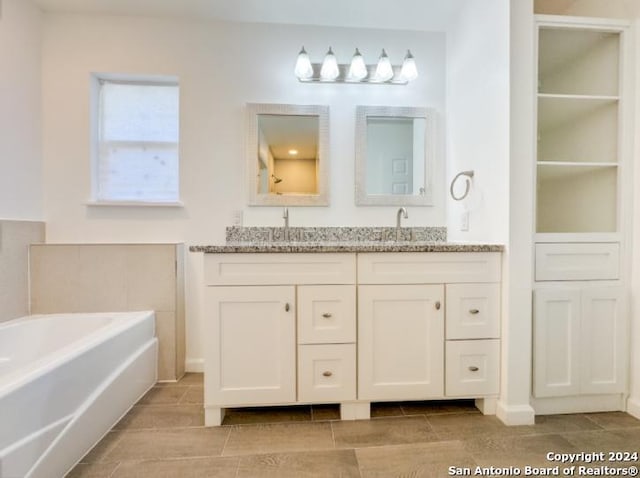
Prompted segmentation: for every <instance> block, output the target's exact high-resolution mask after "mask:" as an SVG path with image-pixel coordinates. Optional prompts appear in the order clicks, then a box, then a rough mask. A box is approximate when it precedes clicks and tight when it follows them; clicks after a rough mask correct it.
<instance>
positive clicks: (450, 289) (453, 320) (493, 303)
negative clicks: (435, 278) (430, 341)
mask: <svg viewBox="0 0 640 478" xmlns="http://www.w3.org/2000/svg"><path fill="white" fill-rule="evenodd" d="M446 295H447V297H446V304H447V305H446V323H447V333H446V336H447V340H452V339H484V338H497V337H500V284H447V286H446Z"/></svg>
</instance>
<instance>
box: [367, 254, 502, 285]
mask: <svg viewBox="0 0 640 478" xmlns="http://www.w3.org/2000/svg"><path fill="white" fill-rule="evenodd" d="M500 267H501V266H500V253H499V252H384V253H367V254H358V283H359V284H429V283H432V284H433V283H442V282H500Z"/></svg>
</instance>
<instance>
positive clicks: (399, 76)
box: [295, 48, 418, 85]
mask: <svg viewBox="0 0 640 478" xmlns="http://www.w3.org/2000/svg"><path fill="white" fill-rule="evenodd" d="M295 75H296V77H297V78H298V80H299V81H300V82H302V83H351V84H369V85H406V84H408V83H409V82H410V81H412V80H414V79H416V78H417V77H418V72H417V69H416V64H415V60H414V58H413V55H411V52H409V51H408V50H407V55H406V56H405V58H404V61H403V64H402V65H392V64H391V62H390V61H389V58H388V56H387V54H386V53H385V51H384V49H383V50H382V53H381V55H380V57H379V58H378V63H376V64H375V65H366V64H365V62H364V59H363V57H362V55H361V54H360V51H359V50H358V49H357V48H356V49H355V54H354V55H353V58H352V59H351V63H349V64H343V63H338V62H337V59H336V56H335V54H334V53H333V51H332V49H331V48H329V50H328V51H327V54H326V56H325V58H324V60H323V62H322V63H311V62H310V60H309V55H308V54H307V52H306V51H305V49H304V48H302V50H301V51H300V53H299V54H298V59H297V62H296V68H295Z"/></svg>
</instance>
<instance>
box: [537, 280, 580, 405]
mask: <svg viewBox="0 0 640 478" xmlns="http://www.w3.org/2000/svg"><path fill="white" fill-rule="evenodd" d="M533 314H534V321H533V328H534V339H533V348H534V365H533V367H534V382H533V384H534V395H535V396H536V397H557V396H563V395H575V394H578V393H579V391H580V359H581V354H580V291H578V290H576V289H553V290H552V289H539V290H536V291H535V295H534V309H533Z"/></svg>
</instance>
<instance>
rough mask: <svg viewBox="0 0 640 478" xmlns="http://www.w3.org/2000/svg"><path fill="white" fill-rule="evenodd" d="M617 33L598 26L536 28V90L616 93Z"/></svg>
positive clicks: (572, 93)
mask: <svg viewBox="0 0 640 478" xmlns="http://www.w3.org/2000/svg"><path fill="white" fill-rule="evenodd" d="M619 51H620V34H619V33H618V32H612V31H607V30H602V29H589V28H580V29H579V28H559V27H556V26H544V27H541V28H540V36H539V42H538V89H539V92H540V93H554V94H570V95H596V96H600V95H604V96H616V95H617V94H618V90H619V69H620V68H619Z"/></svg>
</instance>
